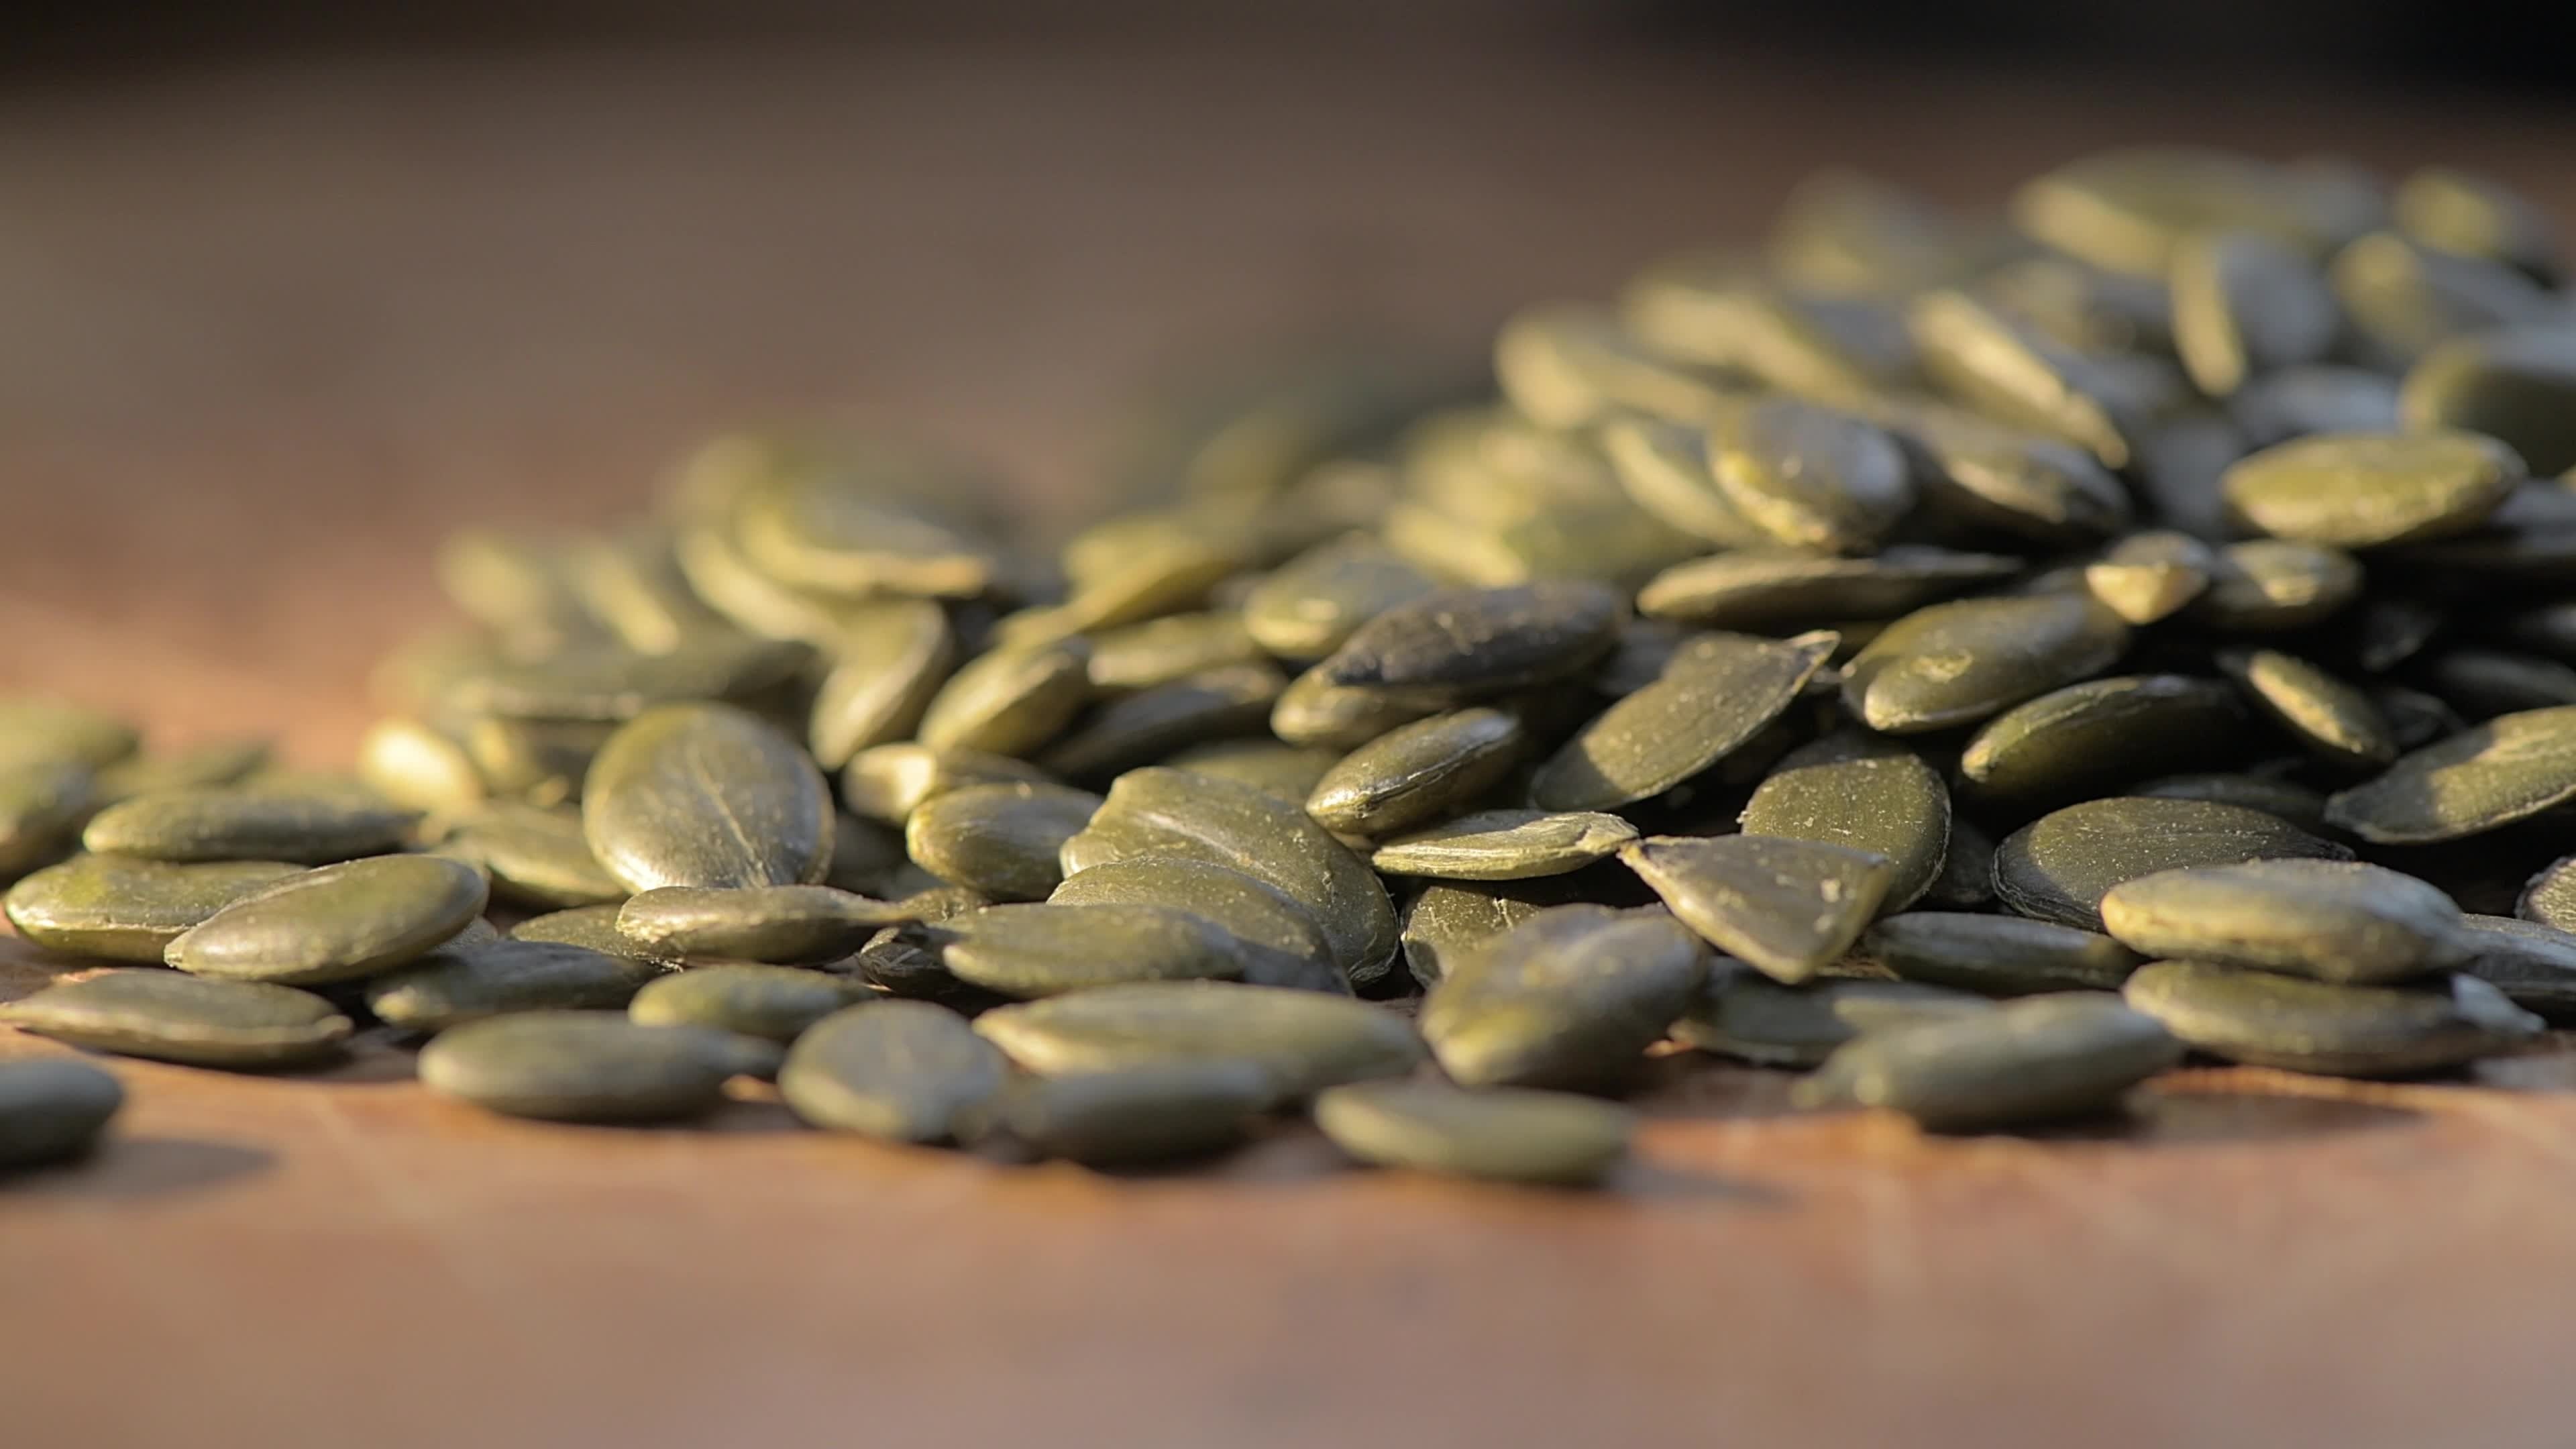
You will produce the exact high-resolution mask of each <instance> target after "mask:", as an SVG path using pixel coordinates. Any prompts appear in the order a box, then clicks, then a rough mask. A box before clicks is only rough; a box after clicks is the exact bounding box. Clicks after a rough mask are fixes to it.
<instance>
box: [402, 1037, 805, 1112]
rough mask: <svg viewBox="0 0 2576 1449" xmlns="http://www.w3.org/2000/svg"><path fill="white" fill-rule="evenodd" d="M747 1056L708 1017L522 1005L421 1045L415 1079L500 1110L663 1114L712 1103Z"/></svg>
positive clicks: (704, 1107) (703, 1109)
mask: <svg viewBox="0 0 2576 1449" xmlns="http://www.w3.org/2000/svg"><path fill="white" fill-rule="evenodd" d="M771 1050H773V1051H774V1050H775V1048H771ZM745 1064H746V1057H745V1055H744V1053H743V1052H742V1051H741V1050H740V1048H739V1046H738V1045H737V1039H736V1038H734V1037H732V1036H730V1035H728V1034H727V1033H724V1032H720V1031H715V1030H712V1029H710V1028H707V1027H702V1026H639V1025H637V1024H636V1023H634V1022H631V1021H629V1020H627V1019H626V1018H625V1017H623V1016H618V1015H612V1014H610V1013H607V1012H599V1011H523V1012H516V1013H513V1014H511V1015H508V1016H496V1017H491V1018H489V1019H487V1020H483V1021H476V1022H469V1023H467V1024H466V1025H463V1026H460V1027H458V1028H456V1029H455V1030H454V1031H449V1032H441V1033H440V1034H439V1035H438V1037H437V1038H436V1039H435V1040H433V1041H431V1042H430V1044H429V1045H428V1046H426V1047H424V1048H422V1049H421V1053H420V1081H421V1085H423V1086H425V1087H427V1088H429V1089H430V1090H431V1091H433V1092H436V1093H439V1094H440V1095H442V1096H448V1097H456V1098H459V1099H462V1100H464V1101H467V1102H471V1103H473V1104H474V1105H475V1106H477V1107H481V1108H484V1109H485V1110H487V1111H492V1112H499V1113H501V1114H503V1115H505V1116H511V1117H533V1118H537V1119H539V1120H543V1121H557V1122H663V1121H670V1120H673V1119H676V1118H681V1117H693V1116H696V1115H698V1114H700V1113H703V1112H706V1111H708V1110H710V1109H712V1108H713V1107H715V1105H716V1104H717V1103H719V1102H721V1101H723V1100H724V1084H725V1079H726V1078H728V1077H731V1076H734V1075H736V1074H737V1071H738V1069H739V1068H740V1067H742V1066H743V1065H745Z"/></svg>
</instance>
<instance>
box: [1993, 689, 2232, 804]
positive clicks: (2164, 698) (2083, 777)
mask: <svg viewBox="0 0 2576 1449" xmlns="http://www.w3.org/2000/svg"><path fill="white" fill-rule="evenodd" d="M2244 719H2245V712H2244V709H2243V707H2242V706H2240V705H2239V704H2238V703H2237V701H2236V692H2235V691H2234V690H2232V689H2230V688H2228V687H2227V686H2226V685H2225V684H2223V683H2220V682H2219V681H2217V680H2215V679H2192V678H2188V677H2186V676H2183V675H2179V674H2139V675H2127V676H2123V677H2120V678H2116V679H2094V680H2088V681H2086V682H2085V683H2082V684H2072V685H2068V686H2067V687H2066V688H2064V689H2059V690H2052V691H2050V692H2049V693H2047V694H2043V695H2041V696H2040V697H2039V698H2037V699H2034V700H2031V701H2029V702H2028V703H2026V704H2020V705H2016V706H2014V707H2013V708H2011V709H2008V710H2006V711H2004V712H2003V713H2002V714H1999V715H1997V716H1995V717H1994V718H1993V719H1991V720H1988V721H1986V723H1985V724H1984V725H1983V726H1981V727H1980V728H1979V729H1978V730H1977V732H1976V733H1975V734H1974V735H1972V736H1970V737H1969V739H1968V745H1967V748H1966V749H1965V750H1963V751H1961V752H1960V755H1959V773H1960V774H1961V775H1962V776H1964V777H1966V779H1967V780H1968V782H1969V783H1970V784H1971V785H1973V786H1974V787H1975V788H1976V790H1977V792H1978V793H1979V794H1980V795H1982V796H1984V797H1986V798H1988V799H1991V800H2003V801H2012V802H2017V803H2021V804H2035V803H2046V802H2051V801H2057V800H2065V799H2071V798H2073V797H2075V796H2077V795H2080V794H2084V793H2087V792H2091V791H2097V790H2101V789H2104V788H2107V787H2110V786H2115V785H2119V784H2122V783H2125V782H2127V781H2129V780H2133V779H2136V778H2137V777H2138V776H2140V775H2152V774H2156V773H2159V772H2161V771H2165V770H2171V769H2175V768H2178V767H2182V766H2188V765H2195V764H2203V763H2210V762H2212V761H2213V759H2214V758H2216V759H2223V758H2224V757H2226V756H2227V755H2230V754H2233V753H2234V752H2235V751H2236V750H2237V749H2238V748H2239V743H2238V741H2239V738H2240V734H2241V727H2242V725H2243V723H2244Z"/></svg>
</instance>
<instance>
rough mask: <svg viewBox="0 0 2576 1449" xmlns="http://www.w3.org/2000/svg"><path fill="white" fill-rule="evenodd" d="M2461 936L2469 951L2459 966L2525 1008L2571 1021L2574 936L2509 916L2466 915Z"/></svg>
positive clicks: (2575, 1015)
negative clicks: (2464, 960)
mask: <svg viewBox="0 0 2576 1449" xmlns="http://www.w3.org/2000/svg"><path fill="white" fill-rule="evenodd" d="M2460 936H2461V938H2462V940H2464V941H2465V942H2466V943H2467V947H2468V953H2469V954H2468V960H2467V962H2466V963H2465V964H2463V965H2462V967H2461V968H2460V969H2462V970H2463V971H2466V972H2468V973H2469V974H2470V975H2472V976H2475V977H2476V978H2478V979H2479V980H2480V981H2483V982H2485V983H2487V984H2488V985H2489V986H2492V987H2494V988H2495V989H2497V990H2498V991H2501V992H2503V993H2504V994H2505V996H2506V997H2507V998H2508V999H2510V1000H2511V1001H2512V1002H2513V1004H2514V1005H2516V1006H2519V1007H2521V1008H2522V1009H2524V1010H2525V1011H2531V1012H2537V1013H2538V1014H2539V1015H2541V1016H2542V1017H2544V1018H2546V1019H2547V1020H2550V1021H2553V1022H2565V1021H2571V1020H2576V935H2571V934H2569V933H2568V932H2566V931H2562V930H2560V929H2558V928H2557V927H2555V926H2544V925H2542V924H2540V923H2539V922H2537V921H2517V920H2515V919H2514V918H2512V917H2511V916H2465V917H2462V918H2461V922H2460Z"/></svg>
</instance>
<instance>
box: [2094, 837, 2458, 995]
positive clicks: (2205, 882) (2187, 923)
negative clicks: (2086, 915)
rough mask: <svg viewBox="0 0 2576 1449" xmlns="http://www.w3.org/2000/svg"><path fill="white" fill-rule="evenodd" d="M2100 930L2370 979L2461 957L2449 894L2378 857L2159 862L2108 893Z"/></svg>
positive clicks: (2247, 961)
mask: <svg viewBox="0 0 2576 1449" xmlns="http://www.w3.org/2000/svg"><path fill="white" fill-rule="evenodd" d="M2102 922H2103V929H2104V930H2106V931H2108V932H2109V933H2110V934H2111V935H2113V936H2114V937H2117V938H2118V939H2119V940H2120V942H2121V943H2122V944H2124V945H2127V946H2130V947H2132V948H2134V949H2136V950H2138V951H2141V952H2144V953H2145V954H2147V955H2150V956H2168V957H2179V958H2187V959H2190V960H2194V961H2206V962H2213V963H2216V964H2218V965H2223V966H2251V967H2257V968H2260V969H2263V970H2267V971H2287V972H2290V973H2292V974H2294V975H2299V976H2313V977H2315V978H2316V979H2318V980H2320V981H2333V982H2340V983H2343V984H2346V985H2355V984H2359V985H2373V984H2378V983H2382V982H2389V981H2402V980H2404V979H2406V978H2407V977H2410V976H2422V975H2425V974H2427V973H2430V972H2434V971H2440V970H2444V969H2447V968H2450V967H2454V966H2457V965H2459V964H2460V963H2461V961H2462V960H2463V959H2464V955H2465V952H2466V950H2467V946H2466V943H2465V942H2464V941H2463V940H2462V939H2461V936H2460V908H2459V906H2458V905H2456V904H2454V903H2453V902H2452V900H2451V898H2450V897H2449V896H2446V895H2444V894H2442V892H2441V891H2439V890H2437V889H2435V888H2434V887H2432V886H2430V885H2427V884H2425V883H2424V882H2423V881H2420V880H2417V879H2415V878H2414V877H2412V876H2406V875H2400V874H2398V873H2397V872H2396V871H2393V870H2388V869H2386V868H2384V867H2381V866H2376V865H2363V864H2359V863H2357V862H2353V861H2329V860H2253V861H2246V862H2243V863H2241V864H2237V865H2220V866H2200V867H2194V868H2189V869H2183V870H2169V871H2159V872H2158V873H2156V874H2154V875H2149V876H2141V877H2139V878H2138V879H2136V880H2132V881H2126V882H2123V883H2122V884H2120V885H2118V886H2116V887H2114V888H2113V889H2112V890H2111V891H2110V892H2109V893H2107V894H2105V895H2104V896H2103V897H2102Z"/></svg>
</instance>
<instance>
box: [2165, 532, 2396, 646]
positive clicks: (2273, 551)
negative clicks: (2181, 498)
mask: <svg viewBox="0 0 2576 1449" xmlns="http://www.w3.org/2000/svg"><path fill="white" fill-rule="evenodd" d="M2360 596H2361V565H2360V564H2359V563H2357V562H2355V561H2354V559H2353V557H2352V555H2350V554H2348V553H2345V552H2344V551H2342V550H2341V549H2337V548H2328V547H2326V546H2325V545H2323V544H2313V543H2301V542H2298V541H2296V540H2292V539H2261V538H2258V539H2252V540H2249V541H2247V542H2245V543H2238V544H2230V545H2228V546H2227V547H2226V548H2224V549H2221V550H2219V554H2218V571H2217V572H2216V573H2215V574H2212V575H2211V576H2210V580H2209V588H2208V589H2207V591H2205V592H2204V593H2202V594H2201V596H2200V597H2199V598H2198V599H2196V600H2194V601H2193V602H2192V605H2191V608H2190V610H2189V613H2190V616H2191V617H2192V618H2194V619H2197V620H2199V621H2201V622H2202V623H2205V624H2208V625H2209V626H2211V627H2212V628H2216V629H2223V630H2226V631H2228V632H2230V633H2244V634H2253V633H2270V632H2274V631H2278V630H2282V629H2302V628H2305V627H2307V626H2308V625H2310V624H2315V623H2318V622H2320V621H2322V620H2325V619H2327V618H2330V617H2332V616H2333V615H2334V614H2335V613H2336V612H2337V611H2338V610H2340V609H2342V608H2343V607H2344V606H2346V605H2348V604H2350V603H2351V602H2352V601H2353V600H2355V599H2357V598H2359V597H2360Z"/></svg>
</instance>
